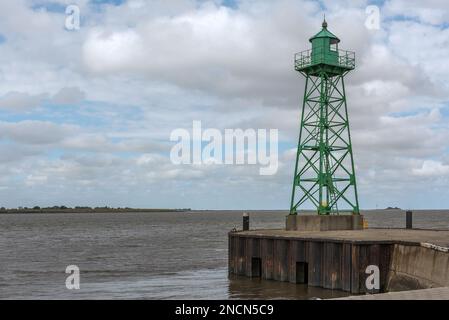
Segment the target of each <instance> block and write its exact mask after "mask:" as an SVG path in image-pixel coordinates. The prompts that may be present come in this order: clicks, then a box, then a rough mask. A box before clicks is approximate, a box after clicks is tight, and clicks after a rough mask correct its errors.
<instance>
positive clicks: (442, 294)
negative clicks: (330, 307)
mask: <svg viewBox="0 0 449 320" xmlns="http://www.w3.org/2000/svg"><path fill="white" fill-rule="evenodd" d="M331 300H449V288H448V287H442V288H432V289H422V290H411V291H400V292H388V293H380V294H368V295H360V296H351V297H344V298H335V299H331Z"/></svg>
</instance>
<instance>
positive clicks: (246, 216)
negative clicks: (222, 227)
mask: <svg viewBox="0 0 449 320" xmlns="http://www.w3.org/2000/svg"><path fill="white" fill-rule="evenodd" d="M248 230H249V214H248V213H247V212H245V213H243V231H248Z"/></svg>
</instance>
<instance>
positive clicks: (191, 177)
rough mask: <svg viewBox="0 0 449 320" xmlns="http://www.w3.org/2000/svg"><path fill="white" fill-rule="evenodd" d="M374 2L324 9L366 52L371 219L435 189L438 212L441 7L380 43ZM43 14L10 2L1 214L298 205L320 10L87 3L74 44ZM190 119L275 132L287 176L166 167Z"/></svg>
mask: <svg viewBox="0 0 449 320" xmlns="http://www.w3.org/2000/svg"><path fill="white" fill-rule="evenodd" d="M53 2H57V3H60V4H68V3H69V2H67V1H65V0H60V1H59V0H58V1H53ZM367 2H368V1H364V0H363V1H362V0H360V1H348V0H339V1H335V0H332V1H327V0H326V1H324V2H322V3H323V4H324V6H326V7H327V10H326V17H327V20H328V23H329V28H330V30H331V31H332V32H334V33H335V34H337V35H338V36H339V37H340V38H341V40H342V42H341V48H344V49H348V50H354V51H356V54H357V68H356V70H355V71H353V72H351V74H350V75H348V77H347V78H346V91H347V95H348V107H349V112H350V119H351V129H352V137H353V142H354V154H355V160H356V166H357V175H358V181H359V187H360V194H361V198H362V207H367V206H371V207H372V206H374V202H376V203H377V202H380V203H381V204H382V203H389V204H391V203H393V202H395V201H396V202H397V203H398V205H399V206H400V205H401V203H402V204H404V203H409V202H413V201H414V199H417V197H415V196H414V195H417V194H420V195H422V194H426V192H428V190H429V189H430V188H426V187H425V186H423V184H422V182H423V181H429V180H428V179H432V178H436V177H438V179H434V181H433V182H432V185H433V186H434V187H435V188H437V189H438V190H437V191H435V190H432V192H433V193H432V194H430V195H429V197H428V198H429V200H428V201H427V202H426V203H425V204H424V205H429V206H435V205H436V203H437V202H432V201H431V200H430V199H432V197H439V198H443V195H445V194H446V193H445V191H444V188H443V187H442V186H444V183H448V181H447V179H446V178H445V177H447V172H446V170H447V162H444V159H447V157H448V142H447V141H449V133H448V131H449V126H448V125H447V102H448V98H447V97H448V96H449V95H448V92H449V91H448V90H449V87H448V85H447V81H446V79H445V78H446V75H447V73H448V72H449V70H448V69H447V68H448V67H447V66H448V65H449V63H447V61H448V58H447V57H448V56H449V52H448V51H447V50H448V49H447V48H448V47H449V46H448V43H447V41H448V39H449V35H448V29H447V28H443V27H442V25H444V24H445V23H447V22H448V21H449V19H448V14H447V10H445V8H446V6H447V4H446V3H445V1H436V0H435V1H434V0H431V1H427V2H421V1H414V0H412V1H405V0H404V1H403V0H395V1H387V2H386V4H385V5H384V6H382V8H381V15H382V21H381V30H378V31H373V30H367V29H366V28H364V22H365V19H366V13H365V7H366V5H367ZM46 3H47V2H45V1H24V0H23V1H2V2H1V3H0V33H1V34H2V35H3V36H4V38H5V39H6V41H5V42H4V43H1V44H0V80H1V81H0V116H1V117H2V118H1V119H2V121H1V122H0V177H1V178H0V188H2V190H7V191H6V192H4V193H2V195H1V197H0V202H3V203H4V204H2V205H9V206H18V205H29V206H30V205H33V204H34V203H38V202H39V201H43V202H45V203H41V202H39V204H44V205H45V204H48V203H50V202H52V201H56V202H57V203H55V204H61V203H67V204H70V203H71V204H73V205H78V204H81V205H82V204H93V205H97V204H100V203H98V202H101V204H105V205H122V206H123V205H128V206H160V207H170V206H179V207H189V206H192V207H195V206H196V207H203V208H207V207H215V208H217V207H228V208H229V207H233V208H239V207H247V208H248V207H253V208H254V207H259V208H284V207H287V206H288V197H289V194H290V191H291V190H290V188H291V179H292V174H293V171H292V170H293V162H294V158H295V152H296V151H295V149H294V145H295V144H296V142H297V141H296V140H297V136H298V132H297V131H298V123H299V108H300V103H301V98H302V90H303V85H304V81H303V79H301V77H300V76H299V75H298V74H296V73H295V72H294V71H293V67H292V64H293V63H292V59H293V54H294V53H295V52H297V51H301V50H305V49H308V48H309V47H310V43H309V42H308V38H309V37H310V36H312V35H313V34H315V33H316V32H317V31H318V30H319V27H320V24H321V20H322V13H323V10H322V9H321V6H320V4H319V3H318V2H314V1H293V0H281V1H275V2H274V1H253V0H244V1H239V3H238V8H236V9H231V8H226V7H222V6H219V5H217V4H214V3H213V2H201V3H200V4H199V3H197V2H196V1H193V0H173V1H151V2H149V1H137V0H134V1H128V2H126V3H124V4H122V5H118V6H116V5H104V6H103V8H102V10H93V6H91V5H90V4H89V3H88V1H87V0H83V1H77V3H78V4H79V5H80V8H81V13H82V16H83V25H82V26H81V29H80V30H79V31H78V32H67V31H65V30H64V21H65V16H64V14H62V13H57V12H49V11H45V10H37V11H36V10H33V9H32V8H31V5H32V4H41V5H45V4H46ZM216 3H218V2H216ZM47 4H48V3H47ZM97 9H98V7H97ZM397 16H402V18H401V19H396V18H395V17H397ZM58 106H73V107H69V108H63V107H62V108H60V107H58ZM192 120H202V122H203V124H204V125H205V126H207V127H217V128H218V129H224V128H243V129H246V128H278V129H280V137H281V141H282V144H283V147H282V150H281V153H282V156H281V157H280V162H281V163H280V167H279V173H278V174H277V175H276V176H274V177H264V178H261V177H260V176H259V175H258V170H257V169H258V168H253V167H216V166H210V167H208V166H203V167H176V166H173V165H171V163H170V162H169V160H168V155H169V150H170V144H169V143H168V138H169V134H170V132H171V130H173V129H176V128H179V127H183V128H186V129H189V128H190V126H191V123H192ZM445 179H446V180H445ZM217 181H218V182H217ZM267 194H269V196H267ZM433 194H436V196H434V195H433ZM42 199H44V200H42ZM229 199H232V203H230V200H229ZM379 199H380V200H379ZM382 201H383V202H382ZM24 202H26V203H24ZM415 204H419V203H416V202H415Z"/></svg>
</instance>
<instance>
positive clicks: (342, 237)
mask: <svg viewBox="0 0 449 320" xmlns="http://www.w3.org/2000/svg"><path fill="white" fill-rule="evenodd" d="M235 234H236V235H238V236H243V237H256V238H281V239H296V240H316V241H335V242H349V243H384V244H385V243H397V244H410V245H421V246H428V247H433V246H435V248H434V249H439V250H443V251H445V250H448V249H447V248H449V230H419V229H413V230H408V229H365V230H340V231H286V230H283V229H276V230H275V229H270V230H250V231H239V232H235Z"/></svg>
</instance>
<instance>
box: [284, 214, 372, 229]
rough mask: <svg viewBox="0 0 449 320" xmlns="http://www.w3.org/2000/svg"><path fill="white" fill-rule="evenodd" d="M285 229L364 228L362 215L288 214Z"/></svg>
mask: <svg viewBox="0 0 449 320" xmlns="http://www.w3.org/2000/svg"><path fill="white" fill-rule="evenodd" d="M285 229H286V230H287V231H338V230H362V229H363V216H361V215H341V216H336V215H328V216H324V215H288V216H287V218H286V223H285Z"/></svg>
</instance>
